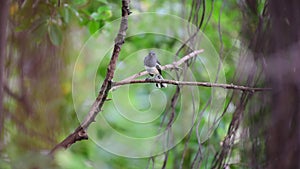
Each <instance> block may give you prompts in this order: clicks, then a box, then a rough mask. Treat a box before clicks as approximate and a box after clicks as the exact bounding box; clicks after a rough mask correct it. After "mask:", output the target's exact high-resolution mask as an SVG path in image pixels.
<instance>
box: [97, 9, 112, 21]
mask: <svg viewBox="0 0 300 169" xmlns="http://www.w3.org/2000/svg"><path fill="white" fill-rule="evenodd" d="M97 13H98V15H97V16H98V18H97V19H99V20H100V19H102V20H106V19H108V18H110V17H111V16H112V12H111V10H110V7H109V6H106V5H105V6H100V7H99V8H98V9H97Z"/></svg>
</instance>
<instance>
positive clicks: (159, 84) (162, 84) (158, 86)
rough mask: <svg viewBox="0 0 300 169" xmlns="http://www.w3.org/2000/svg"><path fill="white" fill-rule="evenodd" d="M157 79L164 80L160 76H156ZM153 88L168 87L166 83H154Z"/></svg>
mask: <svg viewBox="0 0 300 169" xmlns="http://www.w3.org/2000/svg"><path fill="white" fill-rule="evenodd" d="M156 78H157V79H160V80H164V78H163V77H162V76H161V75H157V76H156ZM155 86H156V87H157V88H164V87H168V85H167V84H166V83H156V84H155Z"/></svg>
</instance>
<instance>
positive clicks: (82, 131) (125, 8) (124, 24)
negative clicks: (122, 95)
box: [50, 0, 131, 154]
mask: <svg viewBox="0 0 300 169" xmlns="http://www.w3.org/2000/svg"><path fill="white" fill-rule="evenodd" d="M129 2H130V0H122V20H121V24H120V29H119V32H118V35H117V37H116V39H115V45H114V50H113V54H112V57H111V59H110V63H109V65H108V68H107V73H106V77H105V79H104V82H103V84H102V86H101V89H100V92H99V94H98V96H97V98H96V100H95V102H94V103H93V105H92V107H91V109H90V111H89V113H88V114H87V116H86V117H85V119H84V120H83V122H82V123H81V125H80V126H78V127H77V129H76V130H75V131H74V132H73V133H72V134H70V135H69V136H68V137H67V138H65V139H64V140H63V141H62V142H61V143H59V144H57V145H56V146H55V147H54V148H53V149H52V150H51V152H50V154H53V153H54V152H55V151H56V150H57V149H59V148H68V147H69V146H70V145H72V144H74V143H75V142H76V141H80V140H84V139H88V135H87V132H86V129H87V128H88V127H89V125H90V124H91V123H92V122H94V121H95V117H96V116H97V115H98V113H99V112H100V110H101V108H102V106H103V104H104V102H105V101H106V98H107V95H108V92H109V90H110V89H111V80H112V78H113V77H114V72H115V68H116V63H117V60H118V57H119V53H120V51H121V46H122V45H123V43H124V39H125V36H126V30H127V28H128V15H129V14H130V13H131V12H130V11H129Z"/></svg>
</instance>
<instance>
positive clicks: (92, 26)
mask: <svg viewBox="0 0 300 169" xmlns="http://www.w3.org/2000/svg"><path fill="white" fill-rule="evenodd" d="M99 26H100V24H99V22H97V21H90V22H89V24H88V27H89V31H90V34H94V33H95V32H96V31H97V30H98V29H99Z"/></svg>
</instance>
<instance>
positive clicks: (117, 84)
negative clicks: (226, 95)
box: [113, 79, 272, 92]
mask: <svg viewBox="0 0 300 169" xmlns="http://www.w3.org/2000/svg"><path fill="white" fill-rule="evenodd" d="M137 83H167V84H172V85H187V86H203V87H219V88H224V89H235V90H241V91H248V92H258V91H270V90H272V89H271V88H256V87H246V86H239V85H234V84H221V83H210V82H188V81H176V80H160V79H157V80H156V79H145V80H129V81H120V82H114V83H113V86H114V87H115V86H122V85H127V84H137Z"/></svg>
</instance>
